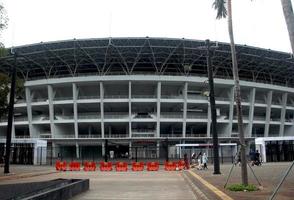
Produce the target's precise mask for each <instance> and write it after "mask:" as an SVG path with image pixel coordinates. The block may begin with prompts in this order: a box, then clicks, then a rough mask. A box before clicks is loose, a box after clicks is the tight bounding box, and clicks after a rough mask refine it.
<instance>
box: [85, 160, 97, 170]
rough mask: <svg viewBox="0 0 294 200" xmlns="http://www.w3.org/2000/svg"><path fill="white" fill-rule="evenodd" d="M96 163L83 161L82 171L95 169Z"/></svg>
mask: <svg viewBox="0 0 294 200" xmlns="http://www.w3.org/2000/svg"><path fill="white" fill-rule="evenodd" d="M95 170H96V163H95V162H88V161H86V162H84V171H95Z"/></svg>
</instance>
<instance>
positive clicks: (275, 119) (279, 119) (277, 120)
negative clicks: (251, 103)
mask: <svg viewBox="0 0 294 200" xmlns="http://www.w3.org/2000/svg"><path fill="white" fill-rule="evenodd" d="M270 121H272V122H280V121H281V118H271V119H270Z"/></svg>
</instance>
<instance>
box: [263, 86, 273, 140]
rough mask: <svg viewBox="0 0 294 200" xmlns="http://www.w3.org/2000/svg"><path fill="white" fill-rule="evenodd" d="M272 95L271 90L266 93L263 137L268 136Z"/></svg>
mask: <svg viewBox="0 0 294 200" xmlns="http://www.w3.org/2000/svg"><path fill="white" fill-rule="evenodd" d="M272 97H273V91H269V92H268V93H267V98H266V101H267V107H266V115H265V127H264V137H268V135H269V126H270V121H271V105H272Z"/></svg>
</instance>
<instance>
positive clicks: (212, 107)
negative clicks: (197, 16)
mask: <svg viewBox="0 0 294 200" xmlns="http://www.w3.org/2000/svg"><path fill="white" fill-rule="evenodd" d="M205 44H206V50H207V54H206V60H207V74H208V84H209V102H210V112H211V130H212V140H213V166H214V172H213V174H221V172H220V163H219V152H218V136H217V129H216V123H217V122H216V108H215V97H214V83H213V75H212V74H213V72H212V67H211V49H210V45H211V44H210V41H209V40H205Z"/></svg>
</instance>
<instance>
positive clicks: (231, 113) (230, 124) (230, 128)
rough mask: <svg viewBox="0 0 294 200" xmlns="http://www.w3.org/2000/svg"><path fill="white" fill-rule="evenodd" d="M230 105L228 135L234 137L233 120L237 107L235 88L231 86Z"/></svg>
mask: <svg viewBox="0 0 294 200" xmlns="http://www.w3.org/2000/svg"><path fill="white" fill-rule="evenodd" d="M229 98H230V107H229V125H228V135H227V136H228V137H232V129H233V120H234V108H235V106H234V105H235V89H234V87H231V89H230V93H229Z"/></svg>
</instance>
